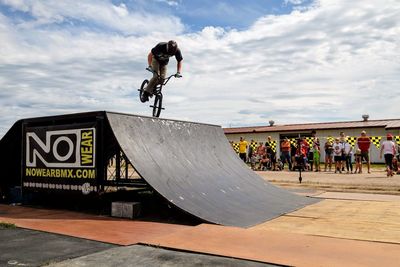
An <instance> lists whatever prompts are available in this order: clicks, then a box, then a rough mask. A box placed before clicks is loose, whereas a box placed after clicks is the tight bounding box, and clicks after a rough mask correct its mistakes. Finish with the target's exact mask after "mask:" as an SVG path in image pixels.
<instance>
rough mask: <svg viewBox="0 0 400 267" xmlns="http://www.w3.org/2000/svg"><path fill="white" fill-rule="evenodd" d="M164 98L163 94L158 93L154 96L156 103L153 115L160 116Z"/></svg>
mask: <svg viewBox="0 0 400 267" xmlns="http://www.w3.org/2000/svg"><path fill="white" fill-rule="evenodd" d="M162 98H163V95H162V94H161V93H160V94H156V95H155V98H154V105H153V117H157V118H158V117H160V114H161V109H162Z"/></svg>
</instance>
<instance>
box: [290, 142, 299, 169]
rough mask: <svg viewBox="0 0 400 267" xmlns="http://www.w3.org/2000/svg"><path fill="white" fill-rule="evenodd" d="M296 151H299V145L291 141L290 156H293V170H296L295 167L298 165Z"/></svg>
mask: <svg viewBox="0 0 400 267" xmlns="http://www.w3.org/2000/svg"><path fill="white" fill-rule="evenodd" d="M296 151H297V145H296V142H291V143H290V156H291V160H292V169H291V170H292V171H294V169H295V167H296V164H297V163H296Z"/></svg>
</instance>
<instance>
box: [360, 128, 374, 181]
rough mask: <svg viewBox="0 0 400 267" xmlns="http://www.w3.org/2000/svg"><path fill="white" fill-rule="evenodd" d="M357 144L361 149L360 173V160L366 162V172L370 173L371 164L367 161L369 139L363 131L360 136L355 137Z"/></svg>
mask: <svg viewBox="0 0 400 267" xmlns="http://www.w3.org/2000/svg"><path fill="white" fill-rule="evenodd" d="M357 146H358V148H359V149H360V150H361V172H360V173H362V161H363V160H365V161H366V162H367V167H368V173H371V164H370V161H369V148H370V146H371V139H369V137H368V136H367V133H366V132H365V131H362V132H361V136H360V137H358V138H357Z"/></svg>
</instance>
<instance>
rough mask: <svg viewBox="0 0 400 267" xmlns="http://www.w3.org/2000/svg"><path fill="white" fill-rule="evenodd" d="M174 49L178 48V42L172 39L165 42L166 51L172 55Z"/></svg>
mask: <svg viewBox="0 0 400 267" xmlns="http://www.w3.org/2000/svg"><path fill="white" fill-rule="evenodd" d="M176 50H178V44H177V43H176V42H175V41H174V40H171V41H169V42H168V44H167V53H168V54H170V55H174V54H175V53H176Z"/></svg>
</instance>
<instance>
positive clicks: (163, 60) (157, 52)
mask: <svg viewBox="0 0 400 267" xmlns="http://www.w3.org/2000/svg"><path fill="white" fill-rule="evenodd" d="M167 44H168V43H166V42H161V43H158V44H157V45H156V46H155V47H154V48H153V49H151V53H152V54H153V55H154V57H155V58H156V60H157V61H158V63H160V65H163V66H164V65H167V64H168V62H169V58H170V57H173V56H175V58H176V61H178V62H180V61H182V59H183V57H182V53H181V50H180V49H179V48H178V49H177V50H176V53H175V54H173V55H170V54H168V53H167Z"/></svg>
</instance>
